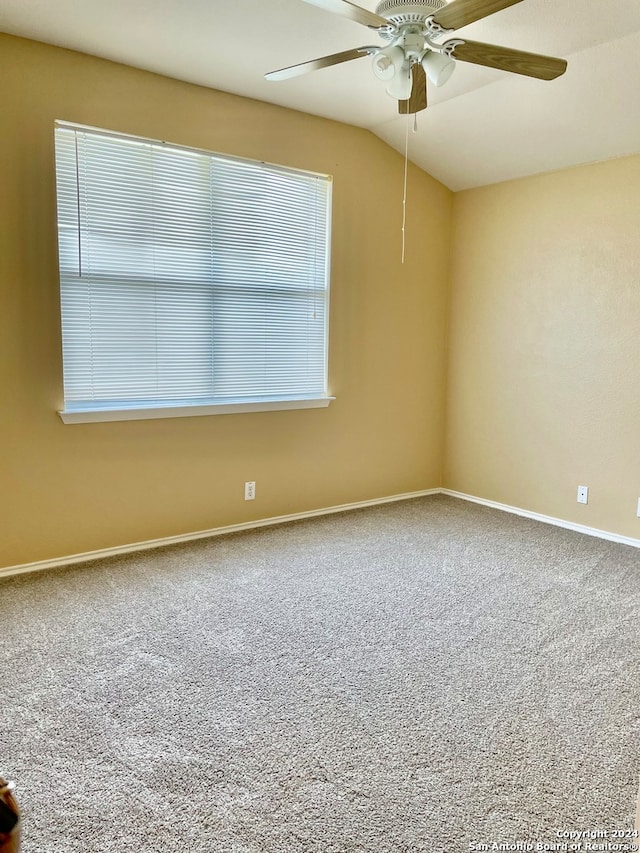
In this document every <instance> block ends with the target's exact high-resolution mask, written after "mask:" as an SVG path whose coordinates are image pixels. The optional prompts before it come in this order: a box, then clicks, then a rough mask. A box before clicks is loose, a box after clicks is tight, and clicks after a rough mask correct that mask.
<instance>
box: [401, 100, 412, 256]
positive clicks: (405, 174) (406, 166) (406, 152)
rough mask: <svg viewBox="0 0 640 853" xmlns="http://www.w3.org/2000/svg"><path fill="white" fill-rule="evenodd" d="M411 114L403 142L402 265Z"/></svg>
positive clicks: (408, 116)
mask: <svg viewBox="0 0 640 853" xmlns="http://www.w3.org/2000/svg"><path fill="white" fill-rule="evenodd" d="M410 121H411V114H410V113H407V131H406V133H405V140H404V188H403V194H402V263H404V249H405V226H406V224H407V172H408V169H409V124H410Z"/></svg>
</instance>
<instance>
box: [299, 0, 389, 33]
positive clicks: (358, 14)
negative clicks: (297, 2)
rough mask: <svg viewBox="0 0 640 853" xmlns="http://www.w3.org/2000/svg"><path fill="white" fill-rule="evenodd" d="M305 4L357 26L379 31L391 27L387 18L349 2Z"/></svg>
mask: <svg viewBox="0 0 640 853" xmlns="http://www.w3.org/2000/svg"><path fill="white" fill-rule="evenodd" d="M304 2H305V3H310V4H311V5H312V6H318V8H319V9H325V10H326V11H327V12H335V13H336V14H337V15H342V17H343V18H349V20H350V21H355V22H356V23H357V24H364V25H365V27H373V28H374V29H376V30H377V29H379V28H380V27H388V26H389V21H387V19H386V18H382V17H380V15H376V14H374V13H373V12H370V11H369V10H368V9H363V8H362V7H361V6H356V4H355V3H350V2H349V0H304Z"/></svg>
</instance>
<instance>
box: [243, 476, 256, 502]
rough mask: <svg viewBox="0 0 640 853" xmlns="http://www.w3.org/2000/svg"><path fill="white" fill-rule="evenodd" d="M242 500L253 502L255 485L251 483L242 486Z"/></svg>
mask: <svg viewBox="0 0 640 853" xmlns="http://www.w3.org/2000/svg"><path fill="white" fill-rule="evenodd" d="M244 499H245V501H255V499H256V484H255V483H254V482H253V481H251V482H250V483H245V484H244Z"/></svg>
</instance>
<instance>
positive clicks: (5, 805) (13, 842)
mask: <svg viewBox="0 0 640 853" xmlns="http://www.w3.org/2000/svg"><path fill="white" fill-rule="evenodd" d="M19 850H20V810H19V809H18V803H17V802H16V799H15V797H14V796H13V783H11V782H6V781H5V780H4V779H3V778H2V776H0V853H19Z"/></svg>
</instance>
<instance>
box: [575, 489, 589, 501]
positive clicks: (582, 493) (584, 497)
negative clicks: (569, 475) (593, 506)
mask: <svg viewBox="0 0 640 853" xmlns="http://www.w3.org/2000/svg"><path fill="white" fill-rule="evenodd" d="M577 500H578V503H579V504H587V503H589V486H578V499H577Z"/></svg>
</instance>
